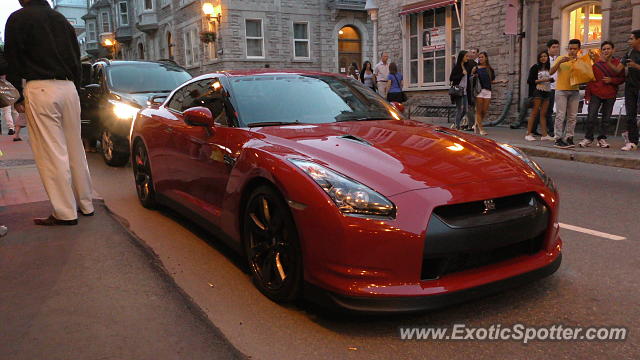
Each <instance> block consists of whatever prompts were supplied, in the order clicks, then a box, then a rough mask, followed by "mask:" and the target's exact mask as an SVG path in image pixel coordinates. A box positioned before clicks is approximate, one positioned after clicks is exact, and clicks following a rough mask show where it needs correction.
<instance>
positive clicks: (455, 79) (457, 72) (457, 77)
mask: <svg viewBox="0 0 640 360" xmlns="http://www.w3.org/2000/svg"><path fill="white" fill-rule="evenodd" d="M463 66H464V67H465V68H466V70H467V75H468V76H467V103H468V104H471V105H472V104H475V99H474V98H473V84H474V83H473V81H474V79H475V77H474V76H472V75H471V73H472V72H473V68H474V67H476V66H477V64H476V62H475V61H473V60H470V61H468V62H467V63H466V64H463ZM463 76H464V73H463V72H462V67H457V66H454V68H453V70H451V74H450V75H449V81H450V82H451V84H452V85H456V86H457V85H458V84H460V81H461V80H462V77H463ZM451 102H452V103H455V99H454V98H453V96H452V97H451Z"/></svg>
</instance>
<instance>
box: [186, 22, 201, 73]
mask: <svg viewBox="0 0 640 360" xmlns="http://www.w3.org/2000/svg"><path fill="white" fill-rule="evenodd" d="M198 33H199V31H198V28H197V27H196V26H193V27H188V28H185V29H184V31H183V36H184V59H185V60H184V62H185V65H186V67H192V66H195V65H197V64H198V62H199V61H200V53H199V51H200V47H198V41H199V37H198Z"/></svg>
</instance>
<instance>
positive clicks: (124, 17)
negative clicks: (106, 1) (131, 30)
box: [118, 1, 129, 26]
mask: <svg viewBox="0 0 640 360" xmlns="http://www.w3.org/2000/svg"><path fill="white" fill-rule="evenodd" d="M118 14H119V16H120V26H127V25H129V7H128V6H127V2H126V1H121V2H119V3H118Z"/></svg>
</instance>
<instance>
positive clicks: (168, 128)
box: [164, 126, 173, 134]
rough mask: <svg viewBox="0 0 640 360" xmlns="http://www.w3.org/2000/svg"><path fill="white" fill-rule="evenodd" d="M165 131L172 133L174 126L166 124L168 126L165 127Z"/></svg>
mask: <svg viewBox="0 0 640 360" xmlns="http://www.w3.org/2000/svg"><path fill="white" fill-rule="evenodd" d="M164 131H165V132H167V133H169V134H172V133H173V128H172V127H171V126H166V127H165V128H164Z"/></svg>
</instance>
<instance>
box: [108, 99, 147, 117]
mask: <svg viewBox="0 0 640 360" xmlns="http://www.w3.org/2000/svg"><path fill="white" fill-rule="evenodd" d="M109 103H110V104H111V105H112V106H113V114H114V115H115V116H116V117H117V118H118V119H123V120H126V119H128V120H133V118H134V117H135V116H136V114H137V113H138V111H139V110H140V109H139V108H137V107H135V106H131V105H129V104H126V103H123V102H121V101H117V100H109Z"/></svg>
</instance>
